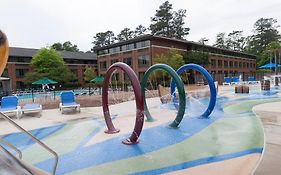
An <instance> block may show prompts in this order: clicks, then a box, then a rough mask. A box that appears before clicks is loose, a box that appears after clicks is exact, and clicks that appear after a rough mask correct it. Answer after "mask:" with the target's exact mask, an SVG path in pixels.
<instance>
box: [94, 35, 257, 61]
mask: <svg viewBox="0 0 281 175" xmlns="http://www.w3.org/2000/svg"><path fill="white" fill-rule="evenodd" d="M153 38H158V39H164V40H169V41H175V42H179V43H186V44H191V45H196V46H201V47H205V48H211V49H217V50H221V51H225V52H232V53H238V54H244V55H248V56H252V57H256V55H253V54H248V53H244V52H239V51H234V50H229V49H222V48H218V47H214V46H210V45H206V44H201V43H198V42H194V41H188V40H183V39H176V38H168V37H163V36H154V35H151V34H148V35H142V36H139V37H136V38H133V39H129V40H126V41H121V42H118V43H113V44H110V45H107V46H102V47H94V51H95V52H96V51H99V50H104V49H109V48H112V47H118V46H121V45H125V44H130V43H134V42H139V41H144V40H148V39H153Z"/></svg>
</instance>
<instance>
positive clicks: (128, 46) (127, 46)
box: [122, 43, 135, 51]
mask: <svg viewBox="0 0 281 175" xmlns="http://www.w3.org/2000/svg"><path fill="white" fill-rule="evenodd" d="M134 48H135V44H134V43H132V44H126V45H123V46H122V51H129V50H133V49H134Z"/></svg>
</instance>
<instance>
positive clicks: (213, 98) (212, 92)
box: [171, 64, 217, 118]
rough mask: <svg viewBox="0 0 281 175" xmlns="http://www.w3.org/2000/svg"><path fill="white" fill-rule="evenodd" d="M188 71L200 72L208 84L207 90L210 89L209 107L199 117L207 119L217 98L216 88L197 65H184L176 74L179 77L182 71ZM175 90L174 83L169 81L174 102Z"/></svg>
mask: <svg viewBox="0 0 281 175" xmlns="http://www.w3.org/2000/svg"><path fill="white" fill-rule="evenodd" d="M189 69H192V70H196V71H198V72H200V73H201V74H202V75H203V76H204V77H205V78H206V80H207V82H208V84H209V88H210V101H209V105H208V108H207V109H206V111H205V112H204V113H203V114H202V115H201V117H203V118H208V117H209V115H210V114H211V113H212V112H213V110H214V107H215V105H216V98H217V91H216V87H215V84H214V81H213V78H212V76H211V75H210V74H209V72H208V71H207V70H206V69H205V68H203V67H202V66H200V65H198V64H185V65H183V66H181V67H180V68H179V69H178V70H177V74H178V75H180V74H182V73H183V72H184V71H186V70H189ZM175 88H176V87H175V82H174V81H171V95H172V96H173V97H174V98H173V99H174V101H175V100H176V98H175Z"/></svg>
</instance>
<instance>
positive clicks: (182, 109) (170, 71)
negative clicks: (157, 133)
mask: <svg viewBox="0 0 281 175" xmlns="http://www.w3.org/2000/svg"><path fill="white" fill-rule="evenodd" d="M156 69H162V70H164V71H166V72H167V73H168V74H169V75H170V76H171V77H172V79H173V80H174V81H175V83H176V86H177V88H178V92H179V109H178V114H177V116H176V118H175V120H174V121H173V122H172V123H171V124H170V125H169V126H170V127H172V128H177V127H178V125H179V124H180V122H181V120H182V118H183V115H184V112H185V103H186V101H185V91H184V86H183V82H182V80H181V78H180V77H179V76H178V74H177V73H176V72H175V70H174V69H173V68H171V67H170V66H168V65H166V64H155V65H153V66H151V67H150V68H149V69H148V70H147V71H146V72H145V74H144V76H143V78H142V80H141V92H142V95H143V99H144V114H145V116H146V118H147V121H153V118H152V116H151V114H150V112H149V111H148V108H147V104H146V99H145V88H146V87H147V80H148V77H149V75H150V74H151V73H152V72H153V71H155V70H156Z"/></svg>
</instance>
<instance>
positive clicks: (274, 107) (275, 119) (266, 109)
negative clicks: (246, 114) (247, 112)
mask: <svg viewBox="0 0 281 175" xmlns="http://www.w3.org/2000/svg"><path fill="white" fill-rule="evenodd" d="M253 111H254V113H255V114H256V115H257V116H258V117H260V119H261V121H262V123H263V125H264V130H265V139H266V147H265V152H264V156H263V159H262V161H261V164H260V165H259V167H258V168H257V170H256V172H255V175H265V174H268V175H280V174H281V166H280V165H281V163H280V161H281V102H274V103H266V104H261V105H257V106H255V107H254V108H253Z"/></svg>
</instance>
